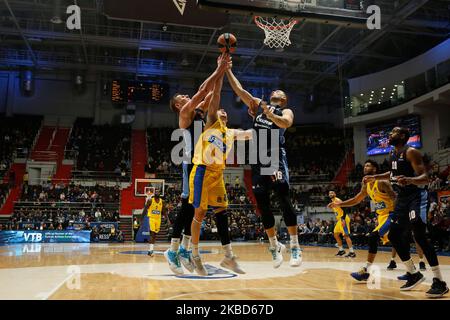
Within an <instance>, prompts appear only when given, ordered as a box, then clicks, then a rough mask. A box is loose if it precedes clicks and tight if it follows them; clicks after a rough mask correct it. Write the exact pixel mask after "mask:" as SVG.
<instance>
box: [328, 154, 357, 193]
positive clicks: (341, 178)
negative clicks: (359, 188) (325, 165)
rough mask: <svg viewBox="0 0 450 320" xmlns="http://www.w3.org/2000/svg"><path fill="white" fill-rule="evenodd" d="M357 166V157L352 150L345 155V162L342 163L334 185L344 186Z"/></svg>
mask: <svg viewBox="0 0 450 320" xmlns="http://www.w3.org/2000/svg"><path fill="white" fill-rule="evenodd" d="M354 166H355V155H354V153H353V150H350V151H349V152H347V154H346V155H345V158H344V161H343V162H342V165H341V167H340V168H339V170H338V172H337V174H336V177H335V178H334V179H333V181H332V182H333V183H335V184H341V185H344V184H346V183H347V181H348V176H349V175H350V173H351V172H352V170H353V168H354Z"/></svg>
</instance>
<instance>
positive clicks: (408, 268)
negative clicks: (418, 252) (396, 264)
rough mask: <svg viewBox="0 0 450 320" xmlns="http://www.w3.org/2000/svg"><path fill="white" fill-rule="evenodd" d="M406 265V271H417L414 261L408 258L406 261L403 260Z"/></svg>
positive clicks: (412, 272)
mask: <svg viewBox="0 0 450 320" xmlns="http://www.w3.org/2000/svg"><path fill="white" fill-rule="evenodd" d="M403 263H404V264H405V267H406V271H408V272H409V273H411V274H414V273H417V270H416V266H415V265H414V261H412V259H409V260H408V261H403Z"/></svg>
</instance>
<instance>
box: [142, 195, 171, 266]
mask: <svg viewBox="0 0 450 320" xmlns="http://www.w3.org/2000/svg"><path fill="white" fill-rule="evenodd" d="M162 214H164V215H165V217H166V219H168V217H167V212H166V210H165V208H164V202H163V200H162V199H161V197H160V193H159V190H156V191H155V195H154V196H151V197H148V199H147V201H146V203H145V207H144V212H143V215H145V216H147V217H148V219H149V226H150V247H149V250H148V255H149V256H151V257H152V256H153V247H154V245H155V241H156V234H158V233H159V229H160V228H161V215H162Z"/></svg>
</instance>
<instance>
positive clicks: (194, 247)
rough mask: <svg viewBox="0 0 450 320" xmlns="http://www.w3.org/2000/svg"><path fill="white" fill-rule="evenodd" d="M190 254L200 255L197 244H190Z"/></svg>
mask: <svg viewBox="0 0 450 320" xmlns="http://www.w3.org/2000/svg"><path fill="white" fill-rule="evenodd" d="M192 255H193V256H194V257H198V256H200V252H199V250H198V244H192Z"/></svg>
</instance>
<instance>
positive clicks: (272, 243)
mask: <svg viewBox="0 0 450 320" xmlns="http://www.w3.org/2000/svg"><path fill="white" fill-rule="evenodd" d="M269 243H270V247H271V248H276V247H278V240H277V236H274V237H269Z"/></svg>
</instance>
